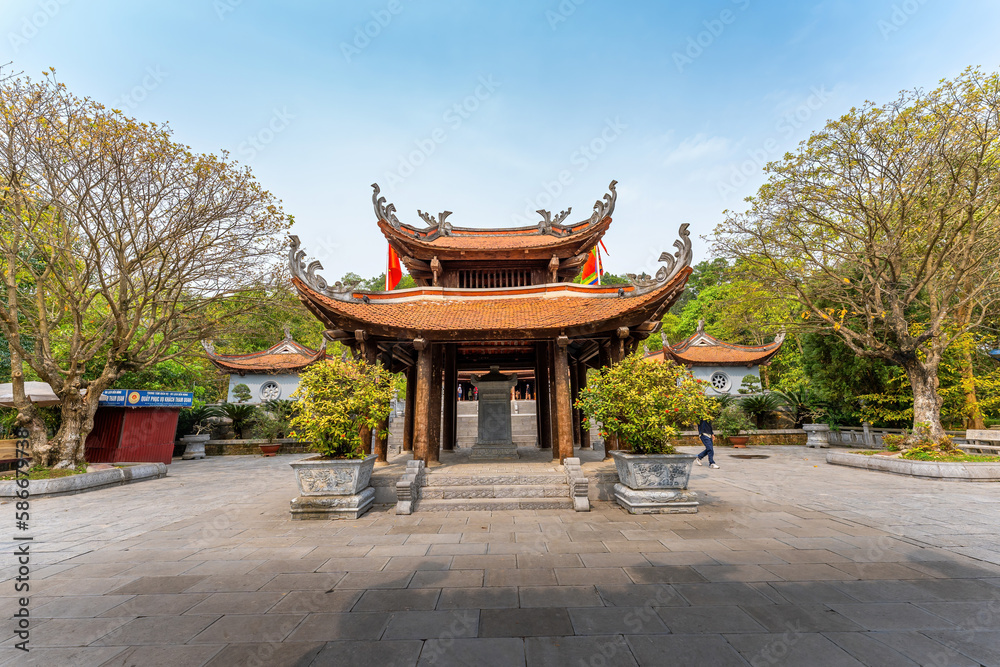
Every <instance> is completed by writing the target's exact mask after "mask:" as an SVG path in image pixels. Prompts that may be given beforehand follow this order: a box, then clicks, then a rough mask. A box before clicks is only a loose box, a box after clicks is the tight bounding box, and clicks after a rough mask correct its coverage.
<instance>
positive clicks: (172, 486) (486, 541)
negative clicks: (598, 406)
mask: <svg viewBox="0 0 1000 667" xmlns="http://www.w3.org/2000/svg"><path fill="white" fill-rule="evenodd" d="M738 454H763V455H768V456H769V458H767V459H761V460H741V459H737V458H734V455H738ZM294 458H295V457H278V458H274V459H262V458H259V457H225V458H221V457H220V458H210V459H207V460H204V461H185V462H176V463H174V464H173V465H171V469H170V476H168V477H166V478H164V479H161V480H155V481H148V482H142V483H140V484H135V485H132V486H126V487H118V488H113V489H106V490H102V491H97V492H92V493H88V494H83V495H78V496H72V497H65V498H46V499H36V500H34V501H33V503H32V519H33V525H34V528H35V529H34V532H33V535H34V538H35V541H34V542H33V544H32V550H33V551H32V554H33V560H32V566H33V571H32V575H31V576H32V581H31V584H32V598H31V612H32V619H33V626H32V631H31V645H32V647H33V650H32V651H31V652H30V654H28V655H27V656H25V655H24V654H22V653H20V652H18V651H16V650H15V649H13V648H12V646H11V645H12V643H13V642H14V639H13V625H12V623H11V622H10V621H9V620H5V621H4V625H3V626H2V629H3V632H4V635H3V639H5V640H6V641H4V642H3V644H4V645H3V646H2V647H0V664H4V665H8V664H11V665H14V664H17V665H21V664H38V665H109V666H110V665H141V666H143V667H146V666H155V665H205V664H207V665H213V666H217V665H369V664H370V665H379V666H382V665H386V666H390V665H416V664H420V665H487V666H488V665H524V664H527V665H543V664H544V665H557V664H558V665H562V664H565V665H595V666H596V665H637V664H638V665H663V664H676V665H710V666H713V667H714V666H726V665H748V664H750V665H804V666H809V667H814V666H820V665H862V664H863V665H877V666H879V667H883V666H895V665H1000V565H998V563H1000V545H998V542H1000V540H998V538H997V532H998V531H997V528H998V523H1000V520H998V516H1000V514H998V511H997V510H998V509H1000V507H998V504H1000V484H988V483H979V484H975V483H962V482H952V483H938V482H930V481H926V480H913V479H909V478H904V477H897V476H892V475H887V474H881V473H871V472H866V471H862V470H856V469H850V468H840V467H835V466H829V465H827V464H826V463H825V462H824V461H823V453H822V452H815V451H812V450H807V449H804V448H799V447H780V448H779V447H775V448H753V449H749V450H744V451H734V450H723V451H722V452H721V453H720V455H719V463H720V464H721V465H722V469H721V470H709V469H708V468H707V467H705V468H697V467H696V468H695V473H694V475H693V478H692V484H691V486H692V488H693V489H694V490H696V491H698V492H699V494H700V496H701V499H702V500H703V505H702V507H701V511H700V512H699V513H698V514H696V515H675V516H631V515H628V514H627V513H625V512H623V511H622V510H620V509H619V508H617V506H614V505H611V504H609V503H597V504H596V506H595V509H594V511H592V512H590V513H586V514H584V513H579V514H578V513H575V512H572V511H562V510H549V511H518V512H494V513H490V512H483V513H455V514H454V515H452V514H451V513H448V514H415V515H412V516H408V517H397V516H395V515H394V514H392V513H391V509H390V508H380V509H378V510H377V511H375V512H372V513H370V514H368V515H366V516H365V517H364V518H362V519H360V520H358V521H337V522H312V521H310V522H293V521H291V520H290V519H289V515H288V501H289V500H290V499H291V498H292V497H293V496H294V495H295V487H294V480H293V477H292V474H291V471H290V470H289V468H288V467H287V463H288V462H289V461H290V460H294ZM588 465H589V466H597V464H595V463H592V464H588ZM2 507H3V511H4V516H6V517H8V519H9V521H10V524H11V525H12V524H13V520H14V519H13V513H14V508H13V506H12V505H11V504H10V503H4V504H3V505H2ZM7 534H8V535H9V534H10V533H7ZM12 549H13V545H12V543H10V542H6V543H5V544H4V553H6V554H10V553H11V550H12ZM11 562H12V559H11V557H10V556H9V555H7V556H5V557H4V558H3V560H2V562H0V564H2V565H3V570H2V571H0V572H2V575H3V578H4V579H9V577H10V576H11V575H12V568H11ZM14 595H15V594H14V591H13V582H11V581H9V580H7V581H5V582H4V583H3V584H2V588H0V596H2V600H3V604H4V605H5V610H6V609H11V610H12V609H13V608H14V602H13V597H14ZM9 613H11V612H7V611H5V612H4V614H3V616H4V617H7V618H8V619H9Z"/></svg>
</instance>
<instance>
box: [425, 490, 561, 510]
mask: <svg viewBox="0 0 1000 667" xmlns="http://www.w3.org/2000/svg"><path fill="white" fill-rule="evenodd" d="M571 509H573V501H572V500H571V499H570V498H569V495H568V493H567V496H566V497H565V498H427V499H424V498H421V499H420V500H418V501H417V502H416V507H415V508H414V510H415V511H417V512H475V511H504V510H571Z"/></svg>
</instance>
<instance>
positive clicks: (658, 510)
mask: <svg viewBox="0 0 1000 667" xmlns="http://www.w3.org/2000/svg"><path fill="white" fill-rule="evenodd" d="M697 497H698V494H697V493H695V492H694V491H688V490H687V489H663V490H656V489H643V490H642V491H636V490H634V489H630V488H628V487H627V486H625V485H624V484H621V483H619V484H615V500H617V501H618V504H619V505H621V506H622V507H623V508H625V509H627V510H628V511H629V513H630V514H697V513H698V501H697Z"/></svg>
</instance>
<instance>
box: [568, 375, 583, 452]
mask: <svg viewBox="0 0 1000 667" xmlns="http://www.w3.org/2000/svg"><path fill="white" fill-rule="evenodd" d="M577 366H579V363H578V362H577V361H570V364H569V387H570V415H572V417H573V446H574V447H579V446H580V441H581V436H580V411H579V410H577V409H576V399H577V398H579V397H580V385H579V380H580V378H579V373H578V372H577V370H576V369H577Z"/></svg>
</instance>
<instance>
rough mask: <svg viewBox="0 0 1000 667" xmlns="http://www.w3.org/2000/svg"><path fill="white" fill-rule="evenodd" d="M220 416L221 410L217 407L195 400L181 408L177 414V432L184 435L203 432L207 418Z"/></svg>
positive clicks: (205, 428)
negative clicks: (186, 406)
mask: <svg viewBox="0 0 1000 667" xmlns="http://www.w3.org/2000/svg"><path fill="white" fill-rule="evenodd" d="M221 416H222V411H221V410H219V408H217V407H215V406H209V405H205V404H204V403H202V402H201V401H195V403H194V405H192V406H191V407H190V408H184V409H182V410H181V411H180V414H179V415H177V434H178V435H181V436H184V435H197V434H199V433H204V432H205V431H206V430H208V420H209V419H210V418H212V417H221Z"/></svg>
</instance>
